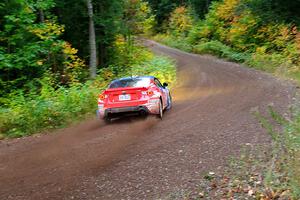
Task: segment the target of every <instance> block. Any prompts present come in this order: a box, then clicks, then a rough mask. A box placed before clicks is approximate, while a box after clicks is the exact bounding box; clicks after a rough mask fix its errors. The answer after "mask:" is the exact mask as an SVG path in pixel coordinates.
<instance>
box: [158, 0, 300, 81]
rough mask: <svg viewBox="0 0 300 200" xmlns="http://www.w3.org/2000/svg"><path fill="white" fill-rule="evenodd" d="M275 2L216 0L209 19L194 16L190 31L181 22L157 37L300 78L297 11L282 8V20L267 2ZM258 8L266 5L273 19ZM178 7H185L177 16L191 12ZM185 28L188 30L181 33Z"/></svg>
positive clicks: (179, 17) (183, 17)
mask: <svg viewBox="0 0 300 200" xmlns="http://www.w3.org/2000/svg"><path fill="white" fill-rule="evenodd" d="M272 2H273V4H272ZM272 2H271V3H267V2H266V1H264V0H223V1H214V2H213V3H212V4H211V6H210V9H209V12H208V13H207V15H206V17H205V19H203V20H198V21H197V20H194V21H193V23H192V25H189V26H190V27H191V28H189V29H185V31H188V33H186V32H185V31H182V27H184V26H180V25H179V24H178V23H177V26H170V27H169V29H168V32H167V33H166V34H164V35H161V34H159V35H158V36H156V37H154V39H155V40H157V41H160V42H163V43H164V44H167V45H170V46H172V47H175V48H179V49H182V50H185V51H193V52H196V53H209V54H214V55H217V56H219V57H221V58H226V59H228V60H231V61H236V62H242V63H246V64H247V65H249V66H251V67H255V68H257V69H260V70H264V71H268V72H272V73H275V74H278V75H280V76H285V77H290V78H294V79H296V80H297V81H299V82H300V32H299V30H298V28H297V27H296V24H298V21H297V22H295V21H293V20H291V19H290V17H291V16H290V14H291V13H293V14H295V16H297V14H296V13H295V12H294V10H293V9H292V8H290V7H289V6H287V7H289V9H290V12H289V11H287V10H285V11H282V12H279V13H281V16H280V17H279V18H278V19H280V20H277V17H278V16H277V15H275V14H274V13H273V12H271V11H270V10H269V8H270V7H266V8H265V7H264V6H263V5H270V6H273V7H277V6H278V5H277V4H275V2H277V0H274V1H272ZM277 3H279V2H277ZM280 4H281V3H280ZM292 4H294V3H292ZM296 4H297V3H296ZM256 9H257V10H259V11H262V10H263V9H265V11H266V13H267V14H268V15H270V16H268V17H269V20H266V16H265V15H263V14H262V12H256ZM178 10H182V7H178V8H176V9H175V10H174V11H173V13H175V14H176V15H174V16H173V18H174V19H185V18H186V17H187V16H190V15H187V12H178ZM276 12H277V11H276ZM288 13H290V14H288ZM283 15H289V17H288V18H287V16H283ZM174 19H172V18H170V21H169V23H170V24H172V23H174V21H176V20H174ZM270 19H273V20H270ZM283 19H286V20H283ZM287 22H293V23H287ZM182 32H185V33H184V34H180V33H182Z"/></svg>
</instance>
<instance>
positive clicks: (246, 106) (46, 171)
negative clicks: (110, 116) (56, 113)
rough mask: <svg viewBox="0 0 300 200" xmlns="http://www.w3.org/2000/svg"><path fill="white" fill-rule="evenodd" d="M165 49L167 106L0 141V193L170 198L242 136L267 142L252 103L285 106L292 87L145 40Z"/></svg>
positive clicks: (221, 161) (217, 165) (214, 165)
mask: <svg viewBox="0 0 300 200" xmlns="http://www.w3.org/2000/svg"><path fill="white" fill-rule="evenodd" d="M145 43H146V45H147V46H149V48H151V49H152V50H153V51H154V52H155V53H157V54H163V55H167V56H169V57H171V58H173V59H174V60H175V61H176V63H177V66H178V84H177V86H176V88H175V89H174V90H173V91H172V93H173V98H174V106H173V108H172V110H171V111H168V112H166V113H165V115H164V119H163V120H162V121H159V120H157V119H154V118H148V119H146V120H141V119H132V118H131V119H123V120H119V121H116V122H114V123H112V124H110V125H104V124H103V123H102V122H99V121H98V120H96V119H91V120H87V121H85V122H82V123H80V124H79V125H75V126H73V127H70V128H66V129H63V130H59V131H56V132H55V133H53V134H44V135H36V136H32V137H26V138H22V139H13V140H4V141H0V199H1V200H2V199H3V200H6V199H20V200H26V199H30V200H31V199H104V200H108V199H160V198H161V199H168V198H171V199H172V197H171V196H172V195H173V196H174V195H175V196H176V194H182V193H184V192H186V191H188V190H190V189H195V188H197V185H198V184H199V180H200V179H201V177H202V176H203V174H204V173H206V172H208V171H216V170H221V169H222V168H223V167H224V166H226V163H227V162H226V161H227V160H228V158H229V157H230V156H235V155H238V153H239V151H240V149H241V147H242V146H243V145H245V144H247V145H251V144H261V143H269V142H270V139H269V137H268V135H267V134H266V132H265V131H264V130H263V129H262V128H261V126H260V125H259V123H258V121H257V119H255V117H254V116H253V114H251V112H253V111H257V110H258V111H260V112H263V113H265V112H266V107H267V106H268V105H270V104H271V105H274V106H275V107H276V108H277V110H279V111H280V112H281V113H282V114H285V111H286V110H287V108H288V106H289V105H290V103H291V101H292V98H293V95H294V92H295V88H294V87H293V85H292V84H290V83H288V82H286V81H282V80H278V79H277V78H274V77H272V76H271V75H268V74H265V73H262V72H259V71H256V70H253V69H248V68H246V67H243V66H241V65H239V64H235V63H231V62H226V61H223V60H220V59H217V58H215V57H212V56H200V55H194V54H189V53H184V52H181V51H179V50H175V49H172V48H169V47H165V46H163V45H160V44H158V43H155V42H153V41H146V42H145Z"/></svg>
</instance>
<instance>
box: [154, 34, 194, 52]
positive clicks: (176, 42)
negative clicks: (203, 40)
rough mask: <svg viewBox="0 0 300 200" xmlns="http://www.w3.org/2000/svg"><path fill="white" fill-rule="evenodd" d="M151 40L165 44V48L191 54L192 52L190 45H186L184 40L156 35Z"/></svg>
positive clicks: (186, 42)
mask: <svg viewBox="0 0 300 200" xmlns="http://www.w3.org/2000/svg"><path fill="white" fill-rule="evenodd" d="M153 39H154V40H155V41H157V42H160V43H162V44H165V45H167V46H170V47H173V48H177V49H180V50H182V51H186V52H191V51H192V49H193V48H192V45H191V44H190V43H188V41H187V39H186V38H183V37H182V38H176V37H173V36H169V35H164V34H158V35H156V36H154V37H153Z"/></svg>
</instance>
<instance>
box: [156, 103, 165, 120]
mask: <svg viewBox="0 0 300 200" xmlns="http://www.w3.org/2000/svg"><path fill="white" fill-rule="evenodd" d="M158 110H159V111H158V115H157V117H158V118H159V119H162V118H163V114H164V112H163V105H162V102H161V100H160V101H159V108H158Z"/></svg>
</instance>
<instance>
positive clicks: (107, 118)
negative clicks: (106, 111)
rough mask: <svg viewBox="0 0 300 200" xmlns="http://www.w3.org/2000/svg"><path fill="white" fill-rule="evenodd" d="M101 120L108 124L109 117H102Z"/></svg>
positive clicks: (109, 121)
mask: <svg viewBox="0 0 300 200" xmlns="http://www.w3.org/2000/svg"><path fill="white" fill-rule="evenodd" d="M103 121H104V123H105V124H110V123H111V118H110V117H104V118H103Z"/></svg>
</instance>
